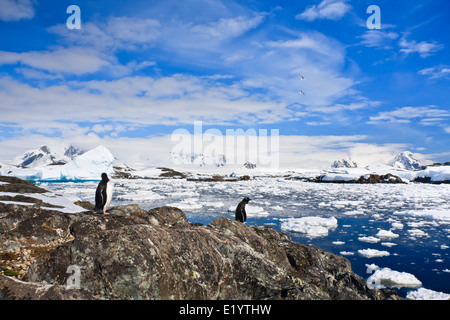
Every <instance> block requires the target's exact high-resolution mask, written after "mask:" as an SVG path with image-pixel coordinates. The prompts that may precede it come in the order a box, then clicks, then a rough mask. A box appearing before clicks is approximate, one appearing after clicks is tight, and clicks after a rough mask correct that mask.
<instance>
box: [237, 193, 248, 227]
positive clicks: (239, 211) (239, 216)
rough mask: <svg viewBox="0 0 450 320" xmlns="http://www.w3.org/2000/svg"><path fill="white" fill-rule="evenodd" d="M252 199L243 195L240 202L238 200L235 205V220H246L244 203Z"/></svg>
mask: <svg viewBox="0 0 450 320" xmlns="http://www.w3.org/2000/svg"><path fill="white" fill-rule="evenodd" d="M250 200H252V199H250V198H249V197H245V198H244V199H243V200H242V201H241V202H239V204H238V206H237V207H236V216H235V218H236V220H237V221H240V222H245V221H246V220H247V213H246V212H245V205H246V204H247V203H248V202H249V201H250Z"/></svg>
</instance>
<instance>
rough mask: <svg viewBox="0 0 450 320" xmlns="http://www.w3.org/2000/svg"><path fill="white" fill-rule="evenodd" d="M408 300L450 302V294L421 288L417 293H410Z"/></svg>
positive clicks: (407, 296)
mask: <svg viewBox="0 0 450 320" xmlns="http://www.w3.org/2000/svg"><path fill="white" fill-rule="evenodd" d="M406 298H407V299H411V300H449V299H450V294H448V293H443V292H437V291H433V290H430V289H425V288H419V289H417V290H415V291H410V292H408V294H407V295H406Z"/></svg>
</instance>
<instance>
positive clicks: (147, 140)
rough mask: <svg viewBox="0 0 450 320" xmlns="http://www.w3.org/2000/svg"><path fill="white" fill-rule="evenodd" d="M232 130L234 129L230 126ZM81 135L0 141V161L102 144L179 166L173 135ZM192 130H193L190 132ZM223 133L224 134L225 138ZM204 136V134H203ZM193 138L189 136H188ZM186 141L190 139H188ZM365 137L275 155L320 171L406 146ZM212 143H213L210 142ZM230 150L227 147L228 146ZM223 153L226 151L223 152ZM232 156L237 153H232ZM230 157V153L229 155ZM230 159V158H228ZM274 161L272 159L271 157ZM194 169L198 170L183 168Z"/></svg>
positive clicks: (283, 140)
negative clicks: (70, 146) (44, 148)
mask: <svg viewBox="0 0 450 320" xmlns="http://www.w3.org/2000/svg"><path fill="white" fill-rule="evenodd" d="M232 128H233V129H237V128H235V127H232ZM79 130H80V131H83V132H84V133H83V134H77V133H76V131H77V130H74V131H73V132H72V133H68V134H67V135H66V136H65V137H64V138H51V137H46V136H43V135H39V134H31V135H27V136H25V137H16V138H13V139H9V140H5V141H0V154H1V155H2V159H1V162H3V163H6V162H8V160H11V159H13V158H14V157H15V156H17V155H19V154H21V153H23V152H25V151H27V150H30V149H35V148H37V147H39V146H41V145H49V146H51V145H54V144H62V143H64V144H68V143H69V144H73V145H74V146H76V147H78V148H81V149H84V150H89V149H91V148H94V147H96V146H98V145H104V146H106V147H107V148H108V149H110V150H111V152H112V153H113V154H114V156H116V157H117V158H118V159H119V160H120V161H122V162H124V163H126V164H128V165H129V166H131V167H134V168H142V167H150V166H166V167H172V168H174V167H175V168H176V167H178V166H179V165H177V164H176V163H174V162H173V160H172V159H171V158H170V152H172V151H175V148H176V146H177V144H178V143H179V141H172V140H171V138H172V135H171V134H167V135H163V136H149V137H142V138H127V137H113V136H104V137H102V138H100V137H99V136H98V135H96V134H94V133H86V132H85V129H84V128H79ZM191 131H192V130H191ZM225 133H226V132H225V131H224V132H223V135H225ZM203 134H206V133H205V131H203ZM257 135H258V136H256V137H255V140H253V143H257V144H259V143H260V141H259V140H258V139H260V138H261V137H259V133H257ZM191 137H192V136H191ZM270 137H271V132H270V130H269V132H268V136H267V138H268V139H269V144H271V142H272V141H271V140H270ZM187 138H189V136H187ZM367 138H368V137H366V136H362V135H354V136H286V135H280V136H279V144H278V146H279V148H278V150H277V149H274V152H275V155H276V154H277V153H276V151H278V155H279V161H280V162H279V167H280V169H281V170H284V169H295V168H310V169H323V168H326V167H328V166H329V165H330V164H331V163H333V161H334V160H336V159H341V158H343V157H345V156H347V155H350V156H351V157H352V159H353V160H355V161H357V162H358V163H359V164H361V165H369V164H380V163H386V162H388V161H389V160H391V159H392V158H393V157H394V156H395V155H396V154H398V153H399V152H400V151H403V150H405V148H406V146H405V145H400V144H385V145H378V144H373V143H367V142H365V140H367ZM210 141H213V140H210ZM271 146H272V145H270V146H269V150H268V153H267V154H266V155H267V157H269V158H270V156H271V155H272V154H271V153H270V152H271V149H270V148H271ZM202 147H203V149H202V150H203V151H204V152H206V148H210V147H211V145H210V143H209V142H206V140H205V141H204V143H203V145H202ZM228 147H229V146H228ZM237 148H239V149H242V148H243V149H242V150H246V152H247V153H248V151H249V150H255V149H254V148H255V146H254V145H252V144H251V143H250V140H246V144H245V145H237V144H234V145H233V148H231V149H229V150H237ZM224 151H225V154H226V149H224ZM232 154H234V155H235V154H236V151H234V152H233V153H232ZM228 156H230V154H228ZM229 158H230V159H231V157H229ZM273 159H274V158H273ZM185 168H188V169H191V170H195V169H196V168H197V169H199V167H192V166H190V167H189V166H188V167H185ZM230 173H231V172H230Z"/></svg>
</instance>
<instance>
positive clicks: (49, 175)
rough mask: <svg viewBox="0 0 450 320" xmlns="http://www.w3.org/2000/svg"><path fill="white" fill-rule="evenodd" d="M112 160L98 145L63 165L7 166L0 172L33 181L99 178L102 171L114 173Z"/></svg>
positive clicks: (112, 157) (103, 148)
mask: <svg viewBox="0 0 450 320" xmlns="http://www.w3.org/2000/svg"><path fill="white" fill-rule="evenodd" d="M114 160H115V158H114V156H113V155H112V153H111V152H110V151H109V150H108V149H107V148H105V147H104V146H98V147H96V148H94V149H92V150H89V151H88V152H86V153H83V154H82V155H79V156H78V157H75V158H74V159H73V160H72V161H70V162H68V163H66V164H64V165H54V166H37V167H34V168H27V169H23V168H14V167H9V168H5V169H4V170H2V172H1V173H2V174H7V175H11V176H16V177H19V178H22V179H27V180H35V181H37V180H40V181H76V180H100V179H101V174H102V173H103V172H105V173H107V174H109V175H111V174H113V173H114V169H113V162H114Z"/></svg>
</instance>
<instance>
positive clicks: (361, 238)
mask: <svg viewBox="0 0 450 320" xmlns="http://www.w3.org/2000/svg"><path fill="white" fill-rule="evenodd" d="M358 240H359V241H362V242H369V243H377V242H380V239H378V238H375V237H372V236H370V237H359V238H358Z"/></svg>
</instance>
